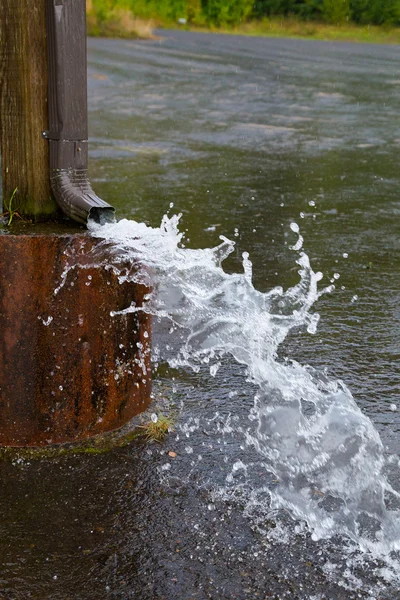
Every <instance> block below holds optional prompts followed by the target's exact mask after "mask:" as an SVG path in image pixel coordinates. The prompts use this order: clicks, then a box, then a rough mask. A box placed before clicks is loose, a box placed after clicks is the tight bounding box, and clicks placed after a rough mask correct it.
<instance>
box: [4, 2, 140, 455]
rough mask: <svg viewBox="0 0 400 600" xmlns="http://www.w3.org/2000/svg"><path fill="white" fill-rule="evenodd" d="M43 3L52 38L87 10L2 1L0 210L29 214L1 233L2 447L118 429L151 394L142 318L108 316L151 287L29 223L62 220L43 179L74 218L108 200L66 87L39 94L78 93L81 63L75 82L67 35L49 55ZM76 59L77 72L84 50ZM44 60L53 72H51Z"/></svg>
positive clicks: (86, 248) (87, 247)
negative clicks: (93, 180)
mask: <svg viewBox="0 0 400 600" xmlns="http://www.w3.org/2000/svg"><path fill="white" fill-rule="evenodd" d="M46 5H47V11H48V12H47V20H48V21H49V19H50V20H51V19H52V18H54V15H55V16H56V17H57V18H56V22H53V24H54V26H55V29H53V30H52V33H51V35H53V34H54V35H55V36H57V31H56V28H57V27H59V28H61V29H60V30H61V33H62V35H64V36H65V35H66V34H68V31H69V27H76V23H75V24H74V23H73V22H70V21H69V19H70V17H71V14H73V18H76V17H78V18H83V19H84V15H85V11H84V5H85V0H38V1H37V2H31V0H0V132H1V158H2V189H3V209H4V210H5V211H8V212H9V215H11V216H12V214H13V211H14V210H18V213H19V214H20V215H22V216H23V217H25V218H28V219H30V220H31V221H32V222H33V223H32V224H31V225H30V226H29V227H28V226H24V228H23V232H22V233H21V232H20V233H18V232H17V231H16V230H15V227H14V228H13V226H14V222H13V223H12V226H11V228H8V229H7V228H6V227H5V226H3V229H2V230H1V231H0V444H1V445H11V446H35V445H46V444H51V443H61V442H70V441H74V440H80V439H84V438H86V437H89V436H91V435H94V434H98V433H101V432H104V431H109V430H112V429H116V428H118V427H120V426H122V425H123V424H125V423H126V422H127V421H128V420H130V419H131V418H132V416H133V415H135V414H137V413H139V412H141V411H142V410H144V409H145V408H146V407H147V405H148V404H149V402H150V386H151V373H150V328H151V323H150V317H149V316H148V315H146V314H145V313H143V312H141V311H139V312H135V313H131V314H126V315H124V316H116V317H113V316H111V313H112V311H120V310H121V309H123V308H126V307H128V306H130V305H131V304H132V302H134V303H135V304H136V306H137V307H139V308H140V306H141V305H142V304H143V302H144V296H145V294H146V293H148V291H149V289H148V287H147V286H146V285H144V284H140V285H139V284H136V283H125V284H123V285H120V283H119V281H118V278H117V277H116V275H114V274H113V272H112V271H111V270H106V269H104V268H103V267H101V266H100V265H101V264H104V261H105V260H107V257H106V256H103V257H102V258H101V260H98V264H96V262H94V263H93V265H92V266H90V258H88V257H90V253H91V251H92V249H93V247H94V246H95V245H96V243H97V242H96V241H95V240H94V239H93V238H91V237H90V236H89V235H88V234H87V233H86V232H83V231H82V228H81V229H80V230H79V229H78V228H76V229H74V230H73V231H74V233H62V232H61V228H60V226H59V225H57V224H56V223H54V224H51V225H50V224H49V225H48V226H47V227H49V228H50V227H51V229H50V230H51V231H52V233H49V234H45V235H43V233H42V232H40V233H39V232H38V230H37V226H36V225H35V224H34V223H35V222H37V221H44V220H47V221H49V220H51V219H54V218H56V217H60V210H59V209H58V208H57V204H56V202H55V200H54V198H53V195H52V193H51V186H50V185H49V181H52V187H53V192H54V190H56V191H55V192H54V193H55V194H56V195H58V194H59V193H61V194H62V193H63V189H64V187H65V186H66V187H67V188H68V189H67V191H68V192H69V196H68V198H67V200H65V198H64V197H62V199H61V203H60V202H58V204H59V205H61V207H62V208H63V210H64V208H65V207H67V208H66V210H65V211H64V212H66V213H67V214H68V215H69V216H72V217H73V218H75V216H76V217H77V220H78V221H80V222H84V221H85V218H86V216H87V215H88V214H89V213H90V211H91V209H92V208H93V207H94V209H95V213H94V216H99V214H100V213H98V211H100V212H101V211H102V210H103V208H104V210H105V214H106V215H109V214H110V209H111V207H109V205H107V204H106V203H104V202H103V201H102V200H101V199H99V198H97V196H96V195H95V194H94V192H93V190H92V189H91V187H90V184H89V182H88V181H87V177H86V166H87V165H86V164H85V160H86V157H87V132H86V128H87V123H86V122H84V120H83V121H82V114H81V116H80V123H79V127H78V128H77V127H75V126H76V121H75V120H74V119H75V116H74V113H73V111H74V96H73V94H72V95H69V98H70V99H71V98H72V100H71V101H68V102H67V103H65V102H64V104H63V99H62V98H61V99H60V96H57V95H56V96H54V97H49V96H48V81H49V79H50V80H51V77H52V78H53V79H52V81H53V84H52V85H50V88H51V87H53V88H54V89H55V90H56V93H57V94H61V96H62V92H63V89H65V85H71V87H72V88H73V86H74V85H75V84H76V85H78V86H79V85H80V89H79V94H77V96H78V97H79V98H80V100H81V101H82V98H83V99H84V100H85V98H86V90H82V80H84V84H86V83H85V82H86V72H85V73H84V75H82V78H83V79H82V78H81V80H79V79H78V81H77V82H74V81H73V80H72V79H73V77H72V75H71V73H72V74H73V72H74V69H73V68H72V69H71V64H72V63H71V60H72V61H76V60H78V59H79V57H78V58H77V54H76V52H75V51H76V47H74V48H73V49H72V50H73V51H71V53H68V51H67V50H68V40H66V39H65V38H63V42H62V44H64V45H62V48H61V49H62V52H61V55H62V56H63V57H64V58H62V60H61V62H60V61H59V56H60V54H57V57H58V58H57V60H55V61H52V60H50V61H49V63H48V61H47V49H48V48H49V49H50V54H51V57H50V58H51V59H52V53H53V52H54V53H57V52H58V50H59V49H60V42H59V40H57V39H56V38H52V39H49V37H51V35H50V36H49V35H46ZM64 9H65V10H64ZM71 10H72V11H73V12H72V13H71ZM49 11H50V12H49ZM58 17H60V19H59V18H58ZM62 17H64V20H62ZM77 31H79V32H80V33H79V35H80V36H84V39H79V40H78V41H79V47H80V48H81V49H83V50H85V48H86V37H85V35H86V34H85V24H84V22H82V21H80V22H79V23H78V26H77V29H74V31H73V34H74V36H76V32H77ZM72 37H73V36H72ZM57 44H58V50H57ZM64 59H65V61H66V64H64V63H63V62H62V61H63V60H64ZM82 60H84V66H85V69H86V56H84V58H83V59H82ZM57 61H58V62H57ZM68 61H69V62H68ZM48 64H49V65H50V69H56V71H55V72H54V71H52V72H51V77H50V78H49V76H48V66H47V65H48ZM81 73H82V71H81ZM50 95H51V92H50ZM48 106H50V121H51V123H50V124H51V127H49V118H48ZM80 108H82V107H81V106H80ZM85 110H86V106H85ZM81 112H82V111H81ZM85 114H86V113H85ZM68 120H70V121H69V122H67V121H68ZM43 132H47V133H45V135H43ZM85 136H86V138H85ZM49 140H50V141H49ZM49 144H50V169H49ZM82 157H83V158H82ZM54 179H56V180H57V185H56V186H55V184H54ZM57 186H58V187H57ZM63 186H64V187H63ZM15 190H17V191H15ZM60 190H61V191H60ZM11 198H13V200H12V205H11V206H10V199H11ZM75 207H77V208H76V210H75ZM111 212H112V211H111ZM8 220H9V219H8ZM27 227H28V229H27ZM62 231H64V229H63V230H62ZM71 231H72V230H71ZM77 255H79V256H81V257H84V259H85V260H83V262H86V265H85V269H80V268H74V269H72V270H71V272H70V274H69V276H68V277H67V279H66V281H65V285H64V286H63V287H62V288H61V289H60V291H59V293H58V294H55V293H54V291H55V289H56V288H57V287H58V286H59V284H60V283H61V281H62V278H63V273H64V269H65V268H66V267H67V266H68V263H69V261H70V260H71V259H72V260H73V259H74V257H76V256H77ZM71 257H72V258H71ZM78 262H79V261H78ZM137 268H138V269H140V268H141V267H140V265H137Z"/></svg>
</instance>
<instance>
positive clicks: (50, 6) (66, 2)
mask: <svg viewBox="0 0 400 600" xmlns="http://www.w3.org/2000/svg"><path fill="white" fill-rule="evenodd" d="M46 29H47V52H48V74H49V83H48V88H49V94H48V105H49V129H48V131H44V132H43V137H45V138H46V139H48V140H49V153H50V184H51V190H52V193H53V195H54V197H55V199H56V202H57V204H58V205H59V207H60V208H61V210H62V211H63V213H65V214H66V215H67V216H68V217H70V218H71V219H73V220H74V221H78V222H79V223H84V224H85V225H86V224H87V221H88V219H93V220H95V221H97V222H99V223H105V222H111V221H114V220H115V216H114V213H115V210H114V208H113V207H112V206H110V205H109V204H107V202H104V200H102V199H101V198H99V197H98V196H97V195H96V194H95V192H94V191H93V189H92V187H91V185H90V182H89V180H88V175H87V167H88V117H87V58H86V53H87V48H86V1H85V0H46Z"/></svg>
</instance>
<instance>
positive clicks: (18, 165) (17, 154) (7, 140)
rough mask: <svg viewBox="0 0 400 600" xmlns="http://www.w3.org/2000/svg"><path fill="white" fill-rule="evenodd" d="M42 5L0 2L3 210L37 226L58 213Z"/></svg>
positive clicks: (23, 1)
mask: <svg viewBox="0 0 400 600" xmlns="http://www.w3.org/2000/svg"><path fill="white" fill-rule="evenodd" d="M45 5H46V2H45V0H35V1H34V2H32V0H0V138H1V159H2V178H3V210H4V211H7V210H8V209H9V201H10V198H11V197H12V195H13V193H14V190H16V189H17V191H16V193H15V195H14V199H13V203H12V207H11V208H12V209H13V210H16V209H17V210H18V212H19V214H20V215H22V216H24V217H27V218H29V219H32V220H33V221H42V220H48V219H51V218H54V217H55V216H57V214H58V208H57V205H56V203H55V201H54V200H53V198H52V197H51V193H50V183H49V148H48V142H47V140H45V139H44V138H43V135H42V132H43V131H44V130H46V129H47V124H48V108H47V45H46V13H45Z"/></svg>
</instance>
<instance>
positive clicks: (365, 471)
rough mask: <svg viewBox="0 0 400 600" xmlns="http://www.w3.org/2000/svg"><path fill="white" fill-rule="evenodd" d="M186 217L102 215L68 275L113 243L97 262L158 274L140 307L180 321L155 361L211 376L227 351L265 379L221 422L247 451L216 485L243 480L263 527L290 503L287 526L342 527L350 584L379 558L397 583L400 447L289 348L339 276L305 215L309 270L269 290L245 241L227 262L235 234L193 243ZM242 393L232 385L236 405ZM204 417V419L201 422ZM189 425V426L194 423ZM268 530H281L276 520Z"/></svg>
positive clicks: (121, 270)
mask: <svg viewBox="0 0 400 600" xmlns="http://www.w3.org/2000/svg"><path fill="white" fill-rule="evenodd" d="M179 218H180V216H176V215H175V216H172V217H168V216H164V218H163V220H162V223H161V226H160V227H159V228H151V227H149V226H146V225H145V224H143V223H137V222H135V221H128V220H122V221H120V222H119V223H115V224H109V225H106V226H97V225H92V226H91V230H92V235H94V236H96V237H99V238H101V241H100V242H99V244H98V245H97V246H96V247H95V248H94V250H93V251H92V256H91V257H87V256H86V257H85V262H84V264H82V265H80V264H79V260H80V259H79V257H78V258H75V259H74V257H71V261H70V264H69V266H68V267H67V269H66V272H65V276H64V278H63V283H62V285H63V284H64V283H65V281H66V280H67V279H68V271H69V269H71V268H76V267H79V266H82V267H85V266H87V265H88V264H94V265H96V264H97V263H96V260H97V257H98V256H104V247H105V246H106V247H107V249H108V259H107V264H104V259H103V262H102V263H100V264H98V266H99V267H101V268H104V267H106V268H112V269H113V270H114V272H116V273H117V274H118V277H119V278H120V281H121V282H123V281H126V280H127V279H128V280H133V281H143V280H145V281H146V283H150V284H151V285H153V286H154V291H153V293H152V294H150V295H149V297H148V300H147V304H146V305H145V307H144V308H143V309H140V310H145V311H146V312H149V313H151V314H152V315H154V317H156V318H159V319H166V320H167V321H168V323H169V327H170V329H169V335H170V340H169V343H168V345H167V351H166V350H165V349H164V348H163V347H162V346H160V345H158V346H157V347H156V348H155V352H154V356H155V358H154V360H155V361H156V362H158V361H163V360H167V361H168V363H169V365H170V366H171V367H174V368H188V367H189V368H191V369H192V370H194V371H195V372H198V371H199V370H200V368H201V366H204V365H205V366H206V367H207V369H208V370H209V374H210V376H212V377H215V376H217V373H218V370H219V368H220V367H221V364H222V363H223V361H224V359H225V357H226V356H231V357H233V358H234V359H235V360H236V361H237V362H238V363H239V364H240V365H243V366H244V369H243V375H242V376H243V378H245V380H246V381H247V382H248V384H251V385H252V386H255V393H254V403H253V406H252V407H251V409H250V411H249V414H248V422H249V424H248V426H243V425H242V424H237V425H235V423H234V421H231V415H229V417H228V419H227V420H225V421H224V422H222V424H221V427H220V430H222V431H223V432H225V433H231V432H233V433H234V434H238V433H239V434H240V435H241V436H242V437H243V441H244V446H243V453H242V455H241V456H240V459H239V460H236V461H235V462H233V464H231V467H230V468H229V465H227V466H226V473H225V481H224V482H223V483H222V484H221V483H218V482H217V483H216V482H212V481H211V482H210V481H208V483H209V485H211V488H212V492H211V493H212V495H213V496H214V497H215V498H218V497H219V498H228V497H229V498H232V497H234V496H235V494H236V493H237V491H238V489H239V490H240V492H241V495H242V501H243V492H245V495H246V498H247V499H246V506H245V512H247V513H248V515H249V516H250V518H252V509H253V508H254V506H257V509H258V512H257V518H256V519H255V520H254V519H253V521H254V523H256V524H257V526H258V527H259V528H260V531H262V530H263V521H264V522H267V521H270V520H271V519H273V520H275V525H276V522H278V523H279V524H280V527H279V529H278V530H279V532H280V533H279V535H283V533H282V531H283V530H282V523H281V522H280V520H279V517H278V519H276V517H277V515H280V514H285V513H286V514H288V515H289V516H290V517H291V519H292V520H293V523H292V524H291V525H286V527H285V531H286V535H289V536H290V535H293V534H294V533H297V534H298V533H300V532H301V531H302V532H303V533H308V534H311V539H312V540H313V541H314V542H317V541H319V540H331V539H332V538H333V539H335V538H340V539H341V541H342V544H343V547H344V548H345V549H346V550H345V553H346V552H348V554H349V555H351V556H352V560H350V559H348V560H347V562H346V575H345V580H346V581H347V584H348V585H349V586H351V584H352V583H353V582H354V577H355V575H354V572H353V571H354V568H355V567H357V568H359V566H360V561H361V562H362V561H363V560H364V559H365V561H366V562H365V565H367V563H368V561H371V560H376V561H378V562H377V565H376V566H375V576H376V577H378V578H380V577H383V579H387V580H388V581H390V582H391V583H392V584H395V585H398V583H399V578H398V569H399V563H398V551H399V550H400V511H398V510H396V508H395V507H396V506H398V505H399V499H400V494H399V493H398V492H397V491H396V490H395V489H393V487H392V486H391V485H390V483H389V482H388V479H387V477H386V474H385V472H386V471H387V468H388V465H390V466H393V464H394V463H395V464H396V468H398V459H397V458H396V457H395V456H389V457H387V456H385V451H384V446H383V444H382V442H381V439H380V437H379V434H378V432H377V430H376V429H375V427H374V426H373V424H372V422H371V420H370V419H369V418H368V417H367V416H365V415H364V414H363V413H362V412H361V410H360V409H359V408H358V406H357V404H356V402H355V400H354V398H353V396H352V394H351V392H350V390H349V389H348V387H347V386H346V385H345V384H344V383H343V382H342V381H340V380H334V379H331V378H329V377H328V376H327V374H326V373H324V372H321V371H318V370H316V369H314V368H311V367H310V366H308V365H301V364H300V363H299V362H297V361H295V360H292V359H291V358H290V357H285V358H284V359H283V358H282V357H281V355H280V346H281V345H282V343H283V342H284V340H285V339H286V337H287V336H288V334H289V333H290V332H291V331H293V330H294V331H297V330H299V329H301V328H305V329H306V330H307V332H308V333H309V334H310V335H313V334H315V333H316V331H317V323H318V320H319V315H318V313H316V312H314V304H315V302H316V301H317V300H318V298H319V297H320V296H321V295H322V294H324V293H330V292H333V291H334V289H335V285H334V284H333V283H331V284H330V285H329V286H327V287H320V286H319V282H320V281H321V279H322V278H323V274H322V273H320V272H317V273H315V272H314V271H313V269H312V268H311V266H310V261H309V258H308V256H307V254H306V253H305V252H304V251H303V250H302V245H303V239H302V237H301V235H300V233H299V227H298V225H297V224H296V223H292V224H291V226H290V228H291V233H292V238H293V240H292V242H293V244H292V246H291V249H292V250H293V252H294V253H295V255H297V260H296V262H297V265H298V275H299V282H298V283H297V284H296V285H295V286H294V287H291V288H289V289H287V290H283V288H282V287H275V288H273V289H271V290H269V291H267V292H261V291H258V290H257V289H255V287H254V286H253V282H252V264H251V261H250V259H249V255H248V253H247V252H244V253H243V262H242V267H243V268H242V272H239V273H237V272H236V273H227V272H226V271H224V268H223V262H224V260H226V258H227V257H228V256H229V254H231V253H232V252H233V251H234V246H235V244H234V242H232V241H231V240H229V239H227V238H225V237H223V236H221V243H220V244H219V245H218V246H216V247H214V248H205V249H189V248H186V247H185V243H184V242H185V238H184V235H183V233H181V232H180V231H179V227H178V225H179ZM127 259H128V266H127ZM137 261H140V263H142V264H144V265H146V266H147V268H148V270H146V272H143V271H140V272H139V273H136V272H135V270H134V269H130V268H129V263H130V264H133V265H134V264H136V263H137ZM334 280H335V279H334V278H333V281H334ZM136 310H138V309H137V307H136V306H135V305H134V304H132V305H131V306H128V307H126V308H125V309H124V310H122V311H119V312H115V313H112V314H113V316H114V318H116V319H117V318H119V317H120V316H121V315H124V314H126V313H127V312H132V311H136ZM237 402H238V399H237V398H235V393H234V389H232V394H231V404H232V406H231V413H232V414H235V404H236V403H237ZM199 426H200V424H199V422H198V423H197V426H195V429H196V428H199ZM181 428H182V426H181ZM235 429H236V430H237V431H235ZM182 430H183V431H184V432H185V433H186V434H187V433H188V432H190V427H188V425H186V428H185V427H183V429H182ZM187 437H190V436H187ZM251 448H252V449H254V450H256V453H257V455H258V459H257V460H256V461H255V462H254V461H253V462H252V460H251V459H250V458H249V456H250V454H249V449H251ZM189 453H190V446H189ZM227 456H229V453H227ZM215 460H217V457H215ZM227 462H228V461H227ZM255 465H256V468H257V469H258V470H260V468H261V469H262V471H263V473H262V476H261V477H259V478H258V481H255V480H254V477H253V476H252V474H251V473H250V471H252V470H254V468H255ZM161 472H162V473H163V475H164V476H168V477H170V476H171V464H170V463H169V462H166V463H165V464H164V465H163V466H162V467H161ZM238 473H240V474H241V475H242V477H241V479H239V480H238V479H237V474H238ZM172 475H173V473H172ZM171 485H173V477H172V480H171ZM296 523H297V525H296ZM266 535H267V537H268V535H271V536H272V538H276V536H277V531H276V530H275V531H273V533H272V534H268V533H267V534H266ZM283 537H285V536H283ZM352 578H353V580H352ZM357 585H358V586H359V582H357Z"/></svg>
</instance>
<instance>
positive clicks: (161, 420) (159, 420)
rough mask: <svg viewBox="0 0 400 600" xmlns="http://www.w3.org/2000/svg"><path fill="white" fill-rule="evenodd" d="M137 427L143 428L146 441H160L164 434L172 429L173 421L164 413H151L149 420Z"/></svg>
mask: <svg viewBox="0 0 400 600" xmlns="http://www.w3.org/2000/svg"><path fill="white" fill-rule="evenodd" d="M139 427H140V429H142V430H143V437H144V438H145V439H146V441H148V442H162V441H163V439H164V438H165V437H166V435H167V434H168V433H169V432H171V431H173V421H172V419H170V418H168V417H166V416H165V415H159V416H158V417H157V416H156V415H152V418H151V421H149V422H148V423H146V424H145V425H140V426H139Z"/></svg>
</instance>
